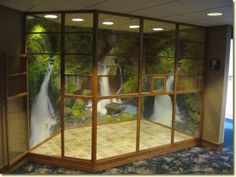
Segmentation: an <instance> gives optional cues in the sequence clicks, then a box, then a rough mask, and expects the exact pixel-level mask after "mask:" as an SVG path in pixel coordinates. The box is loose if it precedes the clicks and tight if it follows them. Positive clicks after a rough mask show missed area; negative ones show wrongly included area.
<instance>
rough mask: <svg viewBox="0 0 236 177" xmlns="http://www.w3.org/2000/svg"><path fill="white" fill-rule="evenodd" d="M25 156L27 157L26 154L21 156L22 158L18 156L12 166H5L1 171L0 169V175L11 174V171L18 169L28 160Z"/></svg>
mask: <svg viewBox="0 0 236 177" xmlns="http://www.w3.org/2000/svg"><path fill="white" fill-rule="evenodd" d="M27 156H28V152H26V153H24V154H22V156H20V158H18V159H16V160H15V161H14V162H13V163H12V164H10V165H6V166H5V167H4V168H3V169H1V173H2V174H8V173H11V172H12V171H14V170H15V169H17V168H18V167H20V166H21V165H22V164H24V163H25V162H27V160H28V157H27Z"/></svg>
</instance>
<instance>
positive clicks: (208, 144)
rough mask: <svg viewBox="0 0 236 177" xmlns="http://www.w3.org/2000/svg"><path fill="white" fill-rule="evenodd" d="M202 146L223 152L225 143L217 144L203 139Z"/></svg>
mask: <svg viewBox="0 0 236 177" xmlns="http://www.w3.org/2000/svg"><path fill="white" fill-rule="evenodd" d="M200 144H201V145H202V146H204V147H206V148H210V149H215V150H217V151H221V150H222V149H223V146H224V144H223V143H216V142H213V141H209V140H206V139H201V141H200Z"/></svg>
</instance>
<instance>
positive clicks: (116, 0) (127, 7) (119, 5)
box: [90, 0, 177, 13]
mask: <svg viewBox="0 0 236 177" xmlns="http://www.w3.org/2000/svg"><path fill="white" fill-rule="evenodd" d="M176 1H177V0H106V1H104V2H103V3H101V4H97V5H95V6H93V7H90V9H100V10H109V11H114V12H121V13H132V12H133V11H136V10H140V9H146V8H150V7H157V6H163V5H165V4H170V3H174V2H176Z"/></svg>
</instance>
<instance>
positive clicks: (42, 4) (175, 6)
mask: <svg viewBox="0 0 236 177" xmlns="http://www.w3.org/2000/svg"><path fill="white" fill-rule="evenodd" d="M0 5H3V6H7V7H10V8H13V9H17V10H21V11H28V10H30V11H58V10H59V11H61V10H81V9H83V10H88V9H98V10H105V11H113V12H119V13H127V14H133V15H138V16H145V17H152V18H158V19H164V20H169V21H176V22H183V23H191V24H196V25H203V26H216V25H232V24H233V2H232V0H20V1H19V0H0ZM214 11H217V12H223V13H224V15H223V16H220V17H208V16H206V13H207V12H214Z"/></svg>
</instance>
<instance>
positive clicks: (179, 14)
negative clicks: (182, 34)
mask: <svg viewBox="0 0 236 177" xmlns="http://www.w3.org/2000/svg"><path fill="white" fill-rule="evenodd" d="M225 7H232V6H231V5H226V6H221V7H213V8H209V9H204V10H195V11H190V12H185V13H178V14H172V15H168V16H161V17H162V18H165V17H172V16H182V15H186V14H193V13H196V12H204V11H208V10H215V9H220V8H225Z"/></svg>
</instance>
